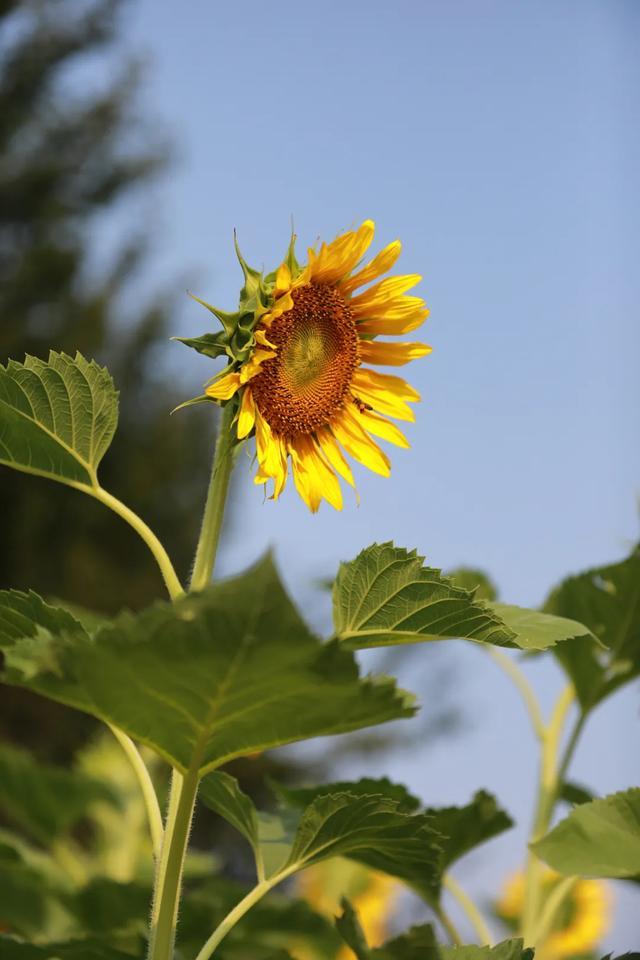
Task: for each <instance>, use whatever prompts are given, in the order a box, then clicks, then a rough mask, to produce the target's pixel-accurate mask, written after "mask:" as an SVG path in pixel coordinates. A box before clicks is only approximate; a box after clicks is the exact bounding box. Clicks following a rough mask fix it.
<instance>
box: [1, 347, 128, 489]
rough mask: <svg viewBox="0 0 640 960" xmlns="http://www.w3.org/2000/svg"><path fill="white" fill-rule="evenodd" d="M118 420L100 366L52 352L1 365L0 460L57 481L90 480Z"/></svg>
mask: <svg viewBox="0 0 640 960" xmlns="http://www.w3.org/2000/svg"><path fill="white" fill-rule="evenodd" d="M117 422H118V394H117V393H116V390H115V388H114V385H113V381H112V379H111V377H110V375H109V373H108V371H107V370H105V369H104V368H103V367H99V366H98V365H97V364H96V363H95V362H94V361H88V360H85V359H84V357H83V356H81V355H80V354H79V353H78V354H76V356H75V358H71V357H68V356H67V355H66V354H64V353H55V352H53V351H52V352H51V353H50V354H49V359H48V361H47V362H45V361H43V360H38V359H37V358H36V357H26V359H25V361H24V363H17V362H16V361H14V360H10V361H9V362H8V364H7V366H6V367H4V366H2V365H0V463H3V464H5V465H6V466H9V467H14V468H15V469H16V470H22V471H24V472H26V473H34V474H37V475H39V476H43V477H49V478H50V479H52V480H59V481H61V482H62V483H70V484H76V485H77V484H82V485H85V486H93V485H94V483H95V474H96V470H97V468H98V464H99V463H100V461H101V460H102V457H103V456H104V454H105V453H106V451H107V449H108V448H109V445H110V443H111V440H112V439H113V435H114V433H115V430H116V426H117Z"/></svg>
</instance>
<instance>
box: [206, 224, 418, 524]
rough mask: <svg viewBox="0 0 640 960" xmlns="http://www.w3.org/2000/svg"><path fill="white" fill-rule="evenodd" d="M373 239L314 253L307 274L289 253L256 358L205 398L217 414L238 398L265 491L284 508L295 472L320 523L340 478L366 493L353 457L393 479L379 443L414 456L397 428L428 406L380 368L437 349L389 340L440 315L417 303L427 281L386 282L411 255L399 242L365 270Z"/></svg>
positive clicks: (370, 227)
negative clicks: (419, 287)
mask: <svg viewBox="0 0 640 960" xmlns="http://www.w3.org/2000/svg"><path fill="white" fill-rule="evenodd" d="M373 234H374V224H373V222H372V221H371V220H366V221H365V222H364V223H363V224H362V226H361V227H359V229H358V230H355V231H350V232H347V233H344V234H342V235H341V236H339V237H338V238H337V239H336V240H334V241H332V242H331V243H329V244H326V243H323V244H322V245H321V246H320V249H319V250H314V249H310V250H309V251H308V262H307V264H306V266H304V267H300V266H299V265H298V264H297V261H295V257H294V256H293V253H292V251H290V254H289V256H288V258H287V259H286V260H285V262H284V263H282V264H281V266H280V267H279V268H278V270H277V272H276V273H275V276H274V279H273V281H272V286H270V288H269V302H268V305H267V306H266V307H265V308H264V309H260V311H259V317H258V320H257V324H256V326H255V328H254V329H253V332H252V336H253V338H254V339H253V342H254V346H253V348H252V350H251V352H250V353H248V354H243V359H242V360H238V361H237V362H233V361H232V362H231V363H230V365H229V367H228V368H227V369H226V370H225V371H224V372H223V373H222V374H221V375H220V376H218V377H216V378H215V379H214V380H213V382H211V383H210V385H209V386H208V387H207V388H206V396H207V397H209V398H210V399H213V400H216V401H218V402H227V401H229V400H230V399H231V398H232V397H236V396H237V397H238V403H239V408H238V417H237V422H236V429H237V436H238V438H239V439H243V438H245V437H248V436H250V435H251V434H252V433H254V432H255V438H256V453H257V460H258V471H257V475H256V483H259V484H266V483H267V482H269V481H272V483H273V493H272V497H273V499H277V498H278V497H279V496H280V494H281V493H282V491H283V489H284V487H285V484H286V481H287V477H288V474H289V471H290V470H291V472H292V474H293V480H294V482H295V485H296V489H297V491H298V493H299V495H300V496H301V497H302V499H303V500H304V502H305V503H306V504H307V506H308V507H309V509H310V510H312V511H313V512H314V513H315V511H316V510H317V509H318V507H319V506H320V503H321V501H322V500H323V499H324V500H326V501H327V502H328V503H330V504H331V505H332V506H333V507H335V508H336V509H337V510H340V509H341V508H342V491H341V488H340V483H339V480H338V477H342V479H343V480H345V481H346V482H347V483H348V484H350V485H351V486H355V484H354V479H353V474H352V472H351V469H350V467H349V465H348V463H347V460H346V459H345V456H344V455H345V453H346V454H348V455H349V456H351V457H353V459H354V460H357V461H358V462H359V463H362V464H364V465H365V466H366V467H368V468H369V469H370V470H373V471H374V472H375V473H379V474H382V475H383V476H388V475H389V473H390V469H391V464H390V461H389V458H388V456H387V454H386V453H385V452H384V451H383V450H382V449H381V448H380V446H379V445H378V444H377V443H376V441H375V440H374V439H373V437H378V438H380V439H382V440H385V441H388V442H390V443H393V444H396V445H397V446H400V447H408V446H409V443H408V441H407V439H406V437H405V436H404V434H403V433H402V432H401V430H400V429H399V428H398V427H397V426H396V425H395V424H394V423H392V422H391V420H389V419H387V418H388V417H391V418H393V419H396V420H405V421H412V420H414V419H415V417H414V413H413V411H412V409H411V407H410V406H409V403H413V402H415V401H417V400H419V399H420V396H419V394H418V392H417V391H416V390H414V389H413V387H411V386H409V384H408V383H407V382H406V381H405V380H403V379H402V378H401V377H397V376H392V375H390V374H387V373H380V372H378V371H376V370H372V369H370V366H369V365H371V364H373V365H375V366H387V367H396V366H401V365H403V364H405V363H408V362H409V361H410V360H414V359H416V358H418V357H423V356H425V355H426V354H427V353H429V352H430V349H431V348H430V347H428V346H427V345H426V344H423V343H417V342H401V343H395V342H388V341H386V340H380V339H379V337H386V336H397V335H402V334H406V333H409V332H410V331H412V330H415V329H416V327H419V326H420V325H421V324H422V323H423V321H424V320H425V319H426V317H427V315H428V312H429V311H428V310H427V309H426V307H425V304H424V301H423V300H422V299H421V298H420V297H416V296H409V295H407V291H408V290H410V289H411V288H412V287H414V286H415V285H416V284H417V283H418V282H419V281H420V280H421V277H420V276H418V275H417V274H409V275H406V276H396V277H389V278H387V279H384V280H379V279H378V278H379V277H380V276H381V275H382V274H384V273H386V272H387V271H388V270H390V269H391V267H392V266H393V265H394V263H395V262H396V260H397V258H398V256H399V255H400V249H401V245H400V242H399V241H397V240H396V241H394V242H393V243H390V244H389V245H388V246H387V247H385V248H384V249H383V250H382V251H380V252H379V253H378V254H377V255H376V256H374V257H373V259H372V260H370V261H369V262H368V263H366V264H364V265H361V261H362V258H363V257H364V254H365V253H366V251H367V249H368V247H369V246H370V244H371V241H372V240H373ZM241 262H242V261H241ZM243 269H244V266H243ZM374 281H375V282H374ZM362 288H364V289H362ZM260 302H262V301H260Z"/></svg>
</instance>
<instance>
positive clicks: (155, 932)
mask: <svg viewBox="0 0 640 960" xmlns="http://www.w3.org/2000/svg"><path fill="white" fill-rule="evenodd" d="M174 782H176V781H174ZM178 783H179V786H178V787H176V788H175V790H173V793H174V796H173V798H172V800H173V803H170V808H169V814H168V816H167V829H166V834H165V842H164V844H163V858H162V859H163V861H164V864H163V866H164V870H162V875H161V876H160V875H159V877H158V888H159V890H160V897H159V901H158V906H157V909H156V908H155V905H154V910H153V914H152V928H151V938H150V943H149V958H150V960H172V957H173V948H174V946H175V938H176V918H177V913H178V901H179V897H180V888H181V884H182V872H183V869H184V860H185V856H186V852H187V843H188V840H189V830H190V828H191V819H192V817H193V808H194V806H195V800H196V793H197V790H198V783H199V777H198V771H197V769H194V770H190V771H189V772H188V773H187V775H186V776H185V777H184V779H182V778H181V779H180V781H178ZM172 788H173V785H172ZM176 799H177V802H176ZM172 807H173V809H172ZM174 811H175V812H174ZM165 849H166V855H165ZM156 917H157V919H156Z"/></svg>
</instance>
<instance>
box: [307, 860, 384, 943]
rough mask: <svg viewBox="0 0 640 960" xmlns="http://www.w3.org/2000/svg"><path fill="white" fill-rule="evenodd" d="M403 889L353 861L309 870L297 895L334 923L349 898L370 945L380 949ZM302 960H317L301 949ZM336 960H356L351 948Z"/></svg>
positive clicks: (381, 874) (326, 862)
mask: <svg viewBox="0 0 640 960" xmlns="http://www.w3.org/2000/svg"><path fill="white" fill-rule="evenodd" d="M400 890H401V885H400V884H399V883H398V882H397V880H394V879H393V878H392V877H389V876H387V874H384V873H378V872H377V871H374V870H369V869H367V868H366V867H362V866H360V865H359V864H357V863H354V862H353V861H352V860H343V859H340V858H336V859H333V860H327V861H325V862H324V863H320V864H317V865H316V866H314V867H311V868H310V869H309V870H305V872H304V873H302V874H301V875H300V877H299V878H298V880H297V893H298V894H299V896H301V897H303V899H305V900H306V901H307V902H308V903H309V904H310V906H312V907H313V908H314V910H316V911H317V912H318V913H321V914H324V915H325V916H327V917H329V918H330V919H332V920H333V918H334V917H336V916H337V915H338V914H340V913H341V912H342V911H341V907H340V900H341V898H342V897H347V898H348V899H349V900H350V901H351V903H352V904H353V907H354V908H355V910H356V911H357V913H358V919H359V921H360V923H361V925H362V929H363V931H364V934H365V937H366V939H367V943H368V944H369V945H370V946H372V947H376V946H380V945H381V944H382V943H383V942H384V941H385V940H386V939H387V938H388V935H389V921H390V918H391V915H392V914H393V910H394V908H395V905H396V903H397V900H398V896H399V894H400ZM296 956H297V957H299V960H312V958H313V960H315V957H314V956H313V955H312V954H310V953H308V952H307V953H305V952H304V951H303V950H301V949H300V948H299V949H298V950H297V953H296ZM335 960H353V954H352V952H351V950H350V949H349V947H347V946H344V947H341V948H340V949H339V951H338V953H337V954H336V957H335Z"/></svg>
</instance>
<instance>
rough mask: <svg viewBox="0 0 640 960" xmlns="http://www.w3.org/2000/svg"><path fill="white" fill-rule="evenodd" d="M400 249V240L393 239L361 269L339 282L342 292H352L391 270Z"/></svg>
mask: <svg viewBox="0 0 640 960" xmlns="http://www.w3.org/2000/svg"><path fill="white" fill-rule="evenodd" d="M401 250H402V244H401V243H400V241H399V240H394V241H393V242H392V243H390V244H389V245H388V246H386V247H385V248H384V250H381V251H380V253H378V254H376V256H375V257H374V258H373V260H370V261H369V263H368V264H367V265H366V266H365V267H363V268H362V270H359V271H358V272H357V273H354V274H353V275H352V276H350V277H346V278H345V279H344V280H342V281H341V283H340V289H341V290H342V292H343V293H345V294H349V293H352V291H353V290H356V289H357V288H358V287H363V286H364V285H365V284H366V283H371V281H372V280H375V279H376V277H380V276H382V274H383V273H386V272H387V270H391V267H392V266H393V265H394V263H395V262H396V260H397V259H398V257H399V256H400V251H401Z"/></svg>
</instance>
